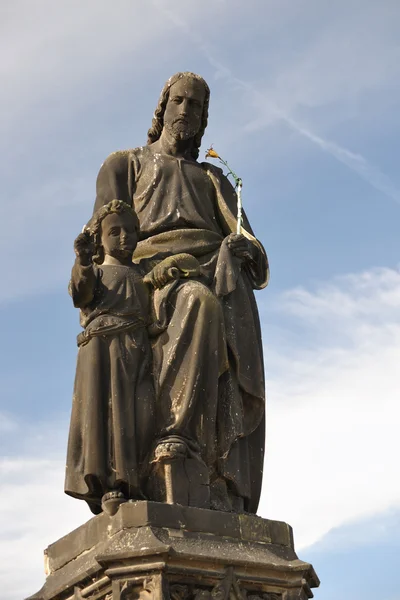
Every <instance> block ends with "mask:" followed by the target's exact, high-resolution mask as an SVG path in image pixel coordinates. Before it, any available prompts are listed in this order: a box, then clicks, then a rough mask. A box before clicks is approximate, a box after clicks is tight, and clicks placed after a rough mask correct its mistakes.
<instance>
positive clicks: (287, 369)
mask: <svg viewBox="0 0 400 600" xmlns="http://www.w3.org/2000/svg"><path fill="white" fill-rule="evenodd" d="M398 306H400V273H399V272H397V271H394V270H390V269H375V270H373V271H370V272H365V273H360V274H353V275H349V276H346V277H339V278H337V279H335V280H333V281H330V282H327V283H326V284H324V285H320V286H319V287H317V289H315V290H310V289H302V288H298V289H295V290H292V291H289V292H287V293H285V294H284V295H283V296H282V297H281V298H280V299H279V305H277V306H276V308H275V310H274V312H273V314H271V315H270V316H269V319H270V320H271V322H276V320H277V319H280V320H281V321H280V322H282V320H283V322H285V321H286V323H287V327H288V328H290V329H291V330H293V331H296V335H295V336H294V335H292V334H291V333H290V331H286V335H287V338H286V341H285V342H283V343H282V339H285V338H284V336H283V338H281V339H280V341H279V342H278V341H276V340H271V335H269V336H268V339H269V344H268V347H267V349H266V364H267V372H268V398H269V403H268V434H267V440H268V443H267V447H268V455H267V462H266V477H265V483H264V489H265V496H264V501H263V503H262V507H261V511H262V513H263V514H264V516H269V517H270V518H280V519H286V520H288V521H289V522H291V524H292V525H294V527H295V534H296V539H297V542H298V544H299V546H305V545H310V544H312V543H314V542H315V541H316V540H317V539H319V538H320V537H321V536H322V535H323V534H325V533H326V532H327V531H329V530H330V529H331V528H332V527H335V526H338V525H340V524H343V523H346V522H348V521H351V520H353V519H357V518H361V517H366V516H369V515H372V514H374V513H377V512H381V511H384V510H386V509H389V508H390V507H399V506H400V484H399V482H398V477H397V475H396V473H397V470H398V466H397V456H398V452H399V445H398V442H397V441H396V440H398V436H397V424H398V421H399V417H400V408H399V402H398V399H399V386H398V365H399V361H400V320H399V314H398ZM265 328H266V329H267V330H268V323H266V324H265Z"/></svg>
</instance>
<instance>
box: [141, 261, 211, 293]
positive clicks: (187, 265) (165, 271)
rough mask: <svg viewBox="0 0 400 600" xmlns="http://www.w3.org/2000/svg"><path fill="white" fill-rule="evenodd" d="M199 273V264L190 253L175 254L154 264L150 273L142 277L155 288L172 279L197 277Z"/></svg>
mask: <svg viewBox="0 0 400 600" xmlns="http://www.w3.org/2000/svg"><path fill="white" fill-rule="evenodd" d="M199 275H200V264H199V261H198V260H197V258H195V257H194V256H192V255H191V254H184V253H182V254H175V255H174V256H168V258H165V259H164V260H162V261H161V262H160V263H158V265H156V266H155V267H154V268H153V269H152V270H151V271H150V273H147V275H146V276H145V277H144V279H143V281H144V282H145V283H150V284H151V285H152V286H153V287H155V288H161V287H162V286H163V285H165V284H166V283H168V281H172V280H173V279H180V278H183V277H184V278H187V277H198V276H199Z"/></svg>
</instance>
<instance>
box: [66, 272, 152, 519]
mask: <svg viewBox="0 0 400 600" xmlns="http://www.w3.org/2000/svg"><path fill="white" fill-rule="evenodd" d="M70 293H71V296H72V299H73V301H74V304H75V306H78V307H80V308H81V325H82V327H84V328H85V329H84V331H83V332H82V333H80V334H79V335H78V346H79V350H78V360H77V368H76V376H75V385H74V395H73V403H72V415H71V426H70V432H69V440H68V452H67V468H66V477H65V492H66V493H67V494H69V495H70V496H73V497H75V498H81V499H83V500H86V502H87V503H88V504H89V507H90V509H91V511H92V512H94V513H95V514H97V513H99V512H101V497H102V496H103V494H105V493H106V492H108V491H110V490H112V489H116V488H119V489H120V490H121V491H122V492H123V493H124V494H125V495H126V497H128V498H136V499H138V498H143V497H144V493H143V486H144V483H145V478H146V473H145V472H144V471H143V466H144V465H145V464H146V460H145V458H146V453H149V451H150V445H151V443H152V440H153V438H154V427H153V424H154V388H153V381H152V374H151V368H150V366H151V357H152V353H151V346H150V343H149V340H148V335H147V331H146V328H145V325H146V324H147V313H148V292H147V287H146V286H145V284H144V283H143V281H142V276H141V273H139V267H138V266H137V265H132V266H131V267H130V266H123V265H115V266H114V265H102V266H101V267H100V268H97V267H95V266H92V265H90V266H82V265H80V263H79V262H78V261H76V262H75V265H74V267H73V269H72V275H71V282H70Z"/></svg>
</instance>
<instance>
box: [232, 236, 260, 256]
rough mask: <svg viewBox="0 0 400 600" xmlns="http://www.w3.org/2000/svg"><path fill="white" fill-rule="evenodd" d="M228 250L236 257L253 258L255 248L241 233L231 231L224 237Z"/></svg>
mask: <svg viewBox="0 0 400 600" xmlns="http://www.w3.org/2000/svg"><path fill="white" fill-rule="evenodd" d="M226 243H227V245H228V248H229V250H230V251H231V252H232V254H233V255H234V256H236V257H237V258H241V259H242V260H253V259H254V254H255V248H254V246H253V244H252V243H251V242H250V241H249V240H248V239H247V238H246V237H245V236H244V235H242V234H241V233H231V234H229V235H228V237H227V238H226Z"/></svg>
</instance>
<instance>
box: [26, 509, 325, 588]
mask: <svg viewBox="0 0 400 600" xmlns="http://www.w3.org/2000/svg"><path fill="white" fill-rule="evenodd" d="M46 557H47V564H48V570H49V574H48V576H47V579H46V583H45V584H44V586H43V588H42V589H41V590H40V591H39V592H38V593H37V594H35V595H33V596H31V598H30V599H29V600H84V599H85V600H86V599H87V600H305V599H307V598H311V597H312V592H311V588H312V587H316V586H318V585H319V580H318V577H317V576H316V574H315V572H314V569H313V568H312V566H311V565H310V564H308V563H306V562H303V561H301V560H299V558H298V557H297V555H296V553H295V551H294V546H293V536H292V530H291V528H290V527H289V526H288V525H287V524H286V523H283V522H280V521H269V520H266V519H261V518H260V517H257V516H254V515H243V514H242V515H239V514H233V513H226V512H218V511H212V510H205V509H199V508H191V507H184V506H179V505H168V504H161V503H156V502H145V501H142V502H127V503H125V504H123V505H121V507H120V508H119V510H118V512H117V514H116V515H115V516H108V515H106V514H104V513H103V514H101V515H98V516H96V517H94V518H93V519H91V520H90V521H88V523H86V524H85V525H82V526H81V527H79V528H78V529H76V530H75V531H72V532H71V533H70V534H68V535H67V536H65V537H64V538H62V539H60V540H58V542H56V543H54V544H52V545H51V546H50V547H49V548H48V549H47V550H46Z"/></svg>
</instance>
